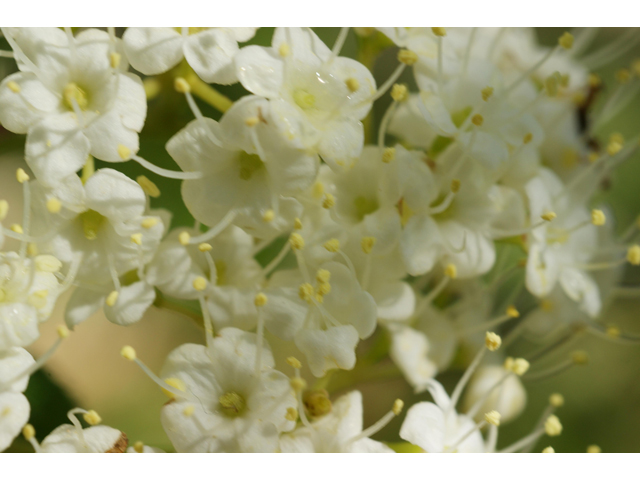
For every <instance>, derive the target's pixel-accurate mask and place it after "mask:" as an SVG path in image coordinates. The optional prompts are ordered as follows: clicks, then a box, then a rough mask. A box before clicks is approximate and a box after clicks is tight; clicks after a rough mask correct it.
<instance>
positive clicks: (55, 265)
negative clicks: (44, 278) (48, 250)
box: [35, 255, 62, 273]
mask: <svg viewBox="0 0 640 480" xmlns="http://www.w3.org/2000/svg"><path fill="white" fill-rule="evenodd" d="M35 263H36V270H38V271H40V272H49V273H56V272H59V271H60V269H61V268H62V262H61V261H60V260H58V259H57V258H56V257H54V256H53V255H38V256H37V257H36V258H35Z"/></svg>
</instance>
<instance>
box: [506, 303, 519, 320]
mask: <svg viewBox="0 0 640 480" xmlns="http://www.w3.org/2000/svg"><path fill="white" fill-rule="evenodd" d="M507 315H508V316H509V317H510V318H518V317H519V316H520V312H519V311H518V309H517V308H516V307H514V306H513V305H509V306H508V307H507Z"/></svg>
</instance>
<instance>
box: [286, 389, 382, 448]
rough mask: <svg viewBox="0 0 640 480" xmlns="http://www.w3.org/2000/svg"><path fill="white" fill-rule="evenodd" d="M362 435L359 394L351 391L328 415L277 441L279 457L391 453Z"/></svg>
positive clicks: (338, 401)
mask: <svg viewBox="0 0 640 480" xmlns="http://www.w3.org/2000/svg"><path fill="white" fill-rule="evenodd" d="M361 433H362V394H361V393H360V392H359V391H357V390H355V391H353V392H350V393H347V394H346V395H343V396H342V397H340V398H339V399H338V400H337V401H336V402H335V403H333V404H332V406H331V412H329V413H328V414H327V415H325V416H323V417H322V418H320V419H319V420H316V421H315V422H313V423H311V425H310V426H308V427H305V426H301V427H299V428H297V429H296V430H294V431H293V432H291V433H285V434H283V435H282V436H281V437H280V450H281V451H282V452H283V453H392V452H393V450H391V449H390V448H389V447H387V446H386V445H384V444H383V443H381V442H376V441H375V440H371V439H370V438H367V437H364V438H360V434H361Z"/></svg>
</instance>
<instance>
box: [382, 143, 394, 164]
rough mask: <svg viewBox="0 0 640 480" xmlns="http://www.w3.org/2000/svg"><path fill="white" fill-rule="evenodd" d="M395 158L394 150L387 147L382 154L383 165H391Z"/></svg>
mask: <svg viewBox="0 0 640 480" xmlns="http://www.w3.org/2000/svg"><path fill="white" fill-rule="evenodd" d="M395 158H396V149H395V148H393V147H387V148H385V149H384V151H383V152H382V161H383V162H384V163H391V162H392V161H393V160H394V159H395Z"/></svg>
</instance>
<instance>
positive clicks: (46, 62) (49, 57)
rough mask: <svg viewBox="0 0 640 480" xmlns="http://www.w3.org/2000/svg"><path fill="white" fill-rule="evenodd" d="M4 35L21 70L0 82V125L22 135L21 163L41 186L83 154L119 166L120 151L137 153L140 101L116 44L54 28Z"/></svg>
mask: <svg viewBox="0 0 640 480" xmlns="http://www.w3.org/2000/svg"><path fill="white" fill-rule="evenodd" d="M4 31H5V35H6V36H7V37H8V38H9V36H10V37H11V38H12V39H13V41H14V42H15V44H16V46H17V48H18V50H16V51H15V52H14V54H15V55H16V57H17V60H18V66H19V67H20V69H21V71H20V72H18V73H15V74H13V75H10V76H8V77H7V78H5V79H4V81H3V82H2V83H1V84H0V123H2V125H3V126H4V127H5V128H7V129H8V130H10V131H12V132H15V133H22V134H24V133H26V134H27V145H26V160H27V163H28V164H29V167H30V168H31V170H32V171H33V172H34V173H35V175H36V177H37V178H38V179H39V180H40V181H41V182H43V183H45V184H47V185H50V186H52V185H55V184H56V183H57V182H58V181H60V180H61V179H63V178H64V177H66V176H67V175H69V174H71V173H74V172H76V171H77V170H79V169H80V168H81V167H82V166H83V165H84V163H85V161H86V159H87V156H88V155H89V154H90V155H92V156H94V157H96V158H98V159H100V160H105V161H108V162H122V161H123V159H122V158H121V157H120V155H119V154H118V147H119V146H120V145H124V146H125V147H127V148H128V149H129V150H131V151H137V150H138V132H140V130H142V126H143V125H144V120H145V117H146V110H147V103H146V97H145V93H144V88H143V86H142V82H141V80H140V79H139V78H138V77H137V76H135V75H133V74H130V73H126V69H127V64H126V61H124V57H123V56H122V55H120V54H119V53H118V52H117V49H118V48H119V44H118V42H116V43H113V42H112V41H111V39H110V37H109V35H108V34H107V33H105V32H102V31H99V30H95V29H89V30H85V31H83V32H81V33H80V34H78V36H77V37H76V38H75V39H68V38H67V36H65V34H64V32H63V31H62V30H60V29H57V28H40V29H37V28H36V29H22V28H19V29H5V30H4ZM71 40H72V43H70V41H71ZM114 59H117V61H116V60H114Z"/></svg>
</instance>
